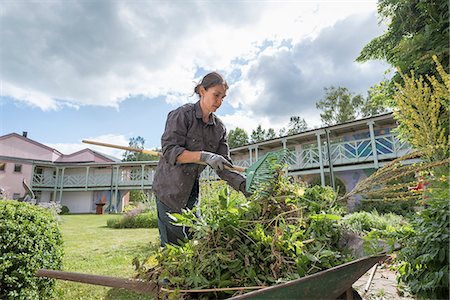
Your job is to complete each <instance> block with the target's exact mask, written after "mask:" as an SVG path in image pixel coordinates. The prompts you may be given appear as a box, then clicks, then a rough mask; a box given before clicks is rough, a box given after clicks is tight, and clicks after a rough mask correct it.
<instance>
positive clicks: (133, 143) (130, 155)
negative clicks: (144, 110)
mask: <svg viewBox="0 0 450 300" xmlns="http://www.w3.org/2000/svg"><path fill="white" fill-rule="evenodd" d="M144 145H145V139H144V138H143V137H141V136H137V137H132V138H130V140H129V142H128V146H129V147H132V148H136V149H141V150H142V149H144ZM122 157H123V159H122V161H145V160H158V159H159V158H158V156H153V155H150V154H146V153H140V152H135V151H125V153H124V154H123V156H122Z"/></svg>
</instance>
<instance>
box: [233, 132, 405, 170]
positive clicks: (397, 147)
mask: <svg viewBox="0 0 450 300" xmlns="http://www.w3.org/2000/svg"><path fill="white" fill-rule="evenodd" d="M375 146H376V150H377V159H378V160H383V159H395V158H397V157H400V156H402V155H405V154H407V153H409V152H411V151H412V148H411V146H410V145H409V144H408V143H406V142H402V141H400V140H399V139H398V138H397V137H396V136H395V135H394V134H386V135H380V136H377V137H375ZM320 150H321V153H322V163H323V165H324V166H327V165H329V159H328V149H327V145H326V143H322V145H321V149H320ZM372 150H373V149H372V141H371V139H370V138H365V139H358V140H351V141H343V142H337V143H331V144H330V156H331V160H332V162H333V165H350V164H358V163H364V162H373V161H374V155H373V151H372ZM234 163H235V164H236V165H238V166H242V167H248V166H249V165H250V160H237V161H234ZM288 165H289V169H291V170H293V169H312V168H320V157H319V147H318V146H317V144H316V143H312V144H305V145H302V149H301V150H299V151H291V152H290V154H289V157H288Z"/></svg>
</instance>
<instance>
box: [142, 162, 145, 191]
mask: <svg viewBox="0 0 450 300" xmlns="http://www.w3.org/2000/svg"><path fill="white" fill-rule="evenodd" d="M141 168H142V170H141V190H144V176H145V165H141Z"/></svg>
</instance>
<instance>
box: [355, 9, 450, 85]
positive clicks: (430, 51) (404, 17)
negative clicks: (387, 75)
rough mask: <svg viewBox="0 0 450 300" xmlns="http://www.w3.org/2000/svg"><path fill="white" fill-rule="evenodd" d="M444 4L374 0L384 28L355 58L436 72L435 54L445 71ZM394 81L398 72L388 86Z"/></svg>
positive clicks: (446, 35)
mask: <svg viewBox="0 0 450 300" xmlns="http://www.w3.org/2000/svg"><path fill="white" fill-rule="evenodd" d="M448 4H449V2H448V0H378V14H379V18H380V19H381V20H380V21H381V22H382V21H384V22H386V23H387V25H388V27H387V30H386V31H385V32H384V33H383V34H382V35H381V36H379V37H376V38H374V39H373V40H372V41H370V42H369V43H368V44H367V45H366V46H365V47H364V48H363V49H362V51H361V53H360V55H359V57H358V58H357V59H356V60H357V61H359V62H364V61H367V60H370V59H381V60H385V61H387V62H388V63H389V64H391V65H392V66H394V67H396V68H399V69H400V70H402V71H403V72H408V71H409V70H414V71H415V74H416V75H418V76H419V75H425V74H427V75H436V74H437V73H436V69H435V68H434V66H433V63H432V56H433V55H436V56H437V58H438V60H439V61H441V62H446V63H445V65H444V66H443V67H444V69H445V71H446V72H449V66H448V64H447V63H448V61H449V47H448V41H449V6H448ZM394 82H401V75H400V73H399V72H398V71H397V73H396V74H395V75H394V77H393V81H392V84H391V87H393V86H394V84H393V83H394Z"/></svg>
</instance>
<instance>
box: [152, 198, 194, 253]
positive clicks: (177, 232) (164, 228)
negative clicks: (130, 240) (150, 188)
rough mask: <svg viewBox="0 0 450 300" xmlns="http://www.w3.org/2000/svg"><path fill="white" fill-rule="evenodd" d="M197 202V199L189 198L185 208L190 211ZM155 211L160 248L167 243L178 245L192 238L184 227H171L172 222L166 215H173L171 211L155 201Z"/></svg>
mask: <svg viewBox="0 0 450 300" xmlns="http://www.w3.org/2000/svg"><path fill="white" fill-rule="evenodd" d="M197 201H198V197H196V196H192V195H191V197H189V200H188V203H187V208H189V209H192V208H193V207H194V206H195V205H196V204H197ZM156 209H157V211H158V229H159V238H160V240H161V247H164V246H165V245H166V244H167V243H169V244H174V245H180V242H181V241H186V240H188V239H191V238H192V233H190V232H189V228H188V227H186V226H177V225H173V224H172V222H173V220H172V219H171V218H170V217H169V216H168V215H167V214H168V213H173V210H172V209H171V208H170V207H168V206H167V205H165V204H164V203H162V202H161V201H159V200H158V199H156Z"/></svg>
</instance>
